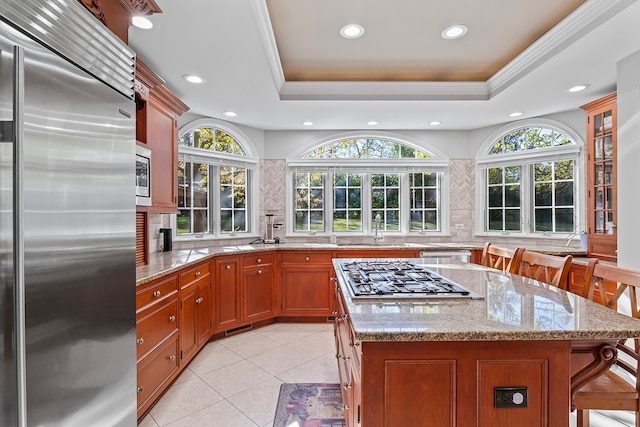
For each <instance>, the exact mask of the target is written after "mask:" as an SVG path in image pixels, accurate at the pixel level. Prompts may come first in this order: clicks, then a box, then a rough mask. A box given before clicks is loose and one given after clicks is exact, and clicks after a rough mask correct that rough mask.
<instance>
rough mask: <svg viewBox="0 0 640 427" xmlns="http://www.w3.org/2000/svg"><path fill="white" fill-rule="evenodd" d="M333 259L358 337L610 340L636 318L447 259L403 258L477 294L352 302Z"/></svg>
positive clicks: (624, 333) (625, 334) (627, 331)
mask: <svg viewBox="0 0 640 427" xmlns="http://www.w3.org/2000/svg"><path fill="white" fill-rule="evenodd" d="M341 261H345V260H344V259H343V260H340V261H338V260H334V261H333V262H334V267H336V270H337V273H338V274H337V276H338V283H339V286H340V287H341V290H342V294H343V295H344V299H345V303H346V310H347V312H348V314H349V318H350V321H351V324H352V327H353V331H354V334H355V338H356V339H357V340H359V341H365V342H367V341H516V340H519V341H521V340H590V339H597V340H603V339H604V340H608V339H612V340H618V339H621V338H631V337H640V320H637V319H633V318H631V317H628V316H625V315H623V314H620V313H617V312H616V311H614V310H611V309H609V308H606V307H604V306H601V305H599V304H596V303H594V302H592V301H589V300H586V299H584V298H582V297H580V296H577V295H574V294H572V293H569V292H565V291H563V290H561V289H558V288H555V287H552V286H548V285H545V284H542V283H540V282H536V281H534V280H531V279H527V278H524V277H520V276H517V275H511V274H508V273H503V272H501V271H499V270H494V269H491V268H487V267H483V266H479V265H475V264H468V263H463V262H459V261H456V260H452V259H446V260H437V259H427V258H421V259H409V260H407V261H411V262H415V263H417V264H423V265H425V266H426V267H428V268H431V269H433V270H434V271H435V272H436V273H438V274H440V275H442V276H444V277H446V278H448V279H450V280H453V281H454V282H457V283H459V284H461V285H463V286H465V287H466V288H468V289H469V290H471V291H473V292H475V293H477V294H480V295H481V296H482V298H481V299H431V300H428V299H391V298H387V299H383V298H380V299H379V298H374V299H370V298H367V299H355V298H352V297H351V291H350V290H349V285H348V284H347V283H346V280H347V278H346V275H345V274H344V273H343V271H342V268H341V267H340V264H339V262H341Z"/></svg>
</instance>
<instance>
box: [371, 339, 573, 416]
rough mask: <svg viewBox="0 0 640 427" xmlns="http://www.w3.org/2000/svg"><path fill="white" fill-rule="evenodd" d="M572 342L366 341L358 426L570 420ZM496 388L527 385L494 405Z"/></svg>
mask: <svg viewBox="0 0 640 427" xmlns="http://www.w3.org/2000/svg"><path fill="white" fill-rule="evenodd" d="M570 354H571V344H570V342H568V341H501V342H499V341H477V342H363V343H362V358H363V360H362V375H361V378H362V387H361V393H362V397H361V423H362V424H361V425H366V426H367V427H405V426H407V425H429V426H431V427H441V426H442V427H445V426H446V427H449V426H458V427H460V426H474V427H475V426H477V427H494V426H496V425H521V426H532V427H533V426H535V427H538V426H540V427H563V426H564V427H567V426H568V425H569V399H570V386H569V382H570V379H569V378H570ZM495 387H527V389H528V404H527V407H526V408H523V407H518V408H495V407H494V406H495V405H494V388H495Z"/></svg>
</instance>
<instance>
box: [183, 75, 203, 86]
mask: <svg viewBox="0 0 640 427" xmlns="http://www.w3.org/2000/svg"><path fill="white" fill-rule="evenodd" d="M182 78H183V79H185V80H186V81H188V82H189V83H194V84H202V83H204V82H205V81H206V80H205V79H203V78H202V77H200V76H196V75H195V74H185V75H184V76H182Z"/></svg>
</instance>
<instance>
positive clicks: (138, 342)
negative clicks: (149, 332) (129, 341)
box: [136, 338, 144, 345]
mask: <svg viewBox="0 0 640 427" xmlns="http://www.w3.org/2000/svg"><path fill="white" fill-rule="evenodd" d="M136 344H138V345H140V344H144V338H138V339H137V340H136Z"/></svg>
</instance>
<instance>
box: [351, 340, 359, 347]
mask: <svg viewBox="0 0 640 427" xmlns="http://www.w3.org/2000/svg"><path fill="white" fill-rule="evenodd" d="M359 345H360V343H359V342H357V341H349V347H358V346H359Z"/></svg>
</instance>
